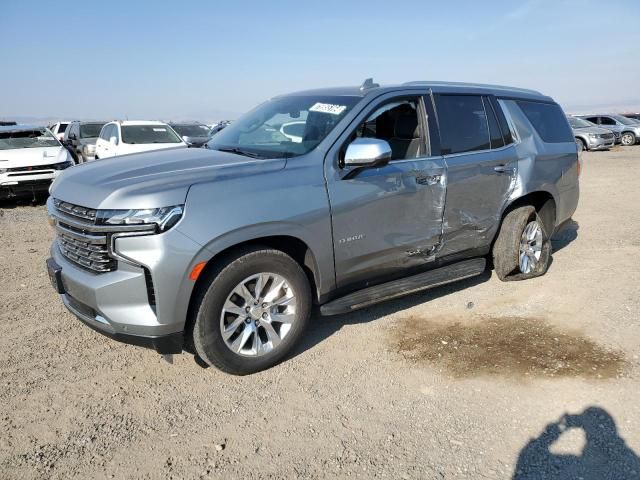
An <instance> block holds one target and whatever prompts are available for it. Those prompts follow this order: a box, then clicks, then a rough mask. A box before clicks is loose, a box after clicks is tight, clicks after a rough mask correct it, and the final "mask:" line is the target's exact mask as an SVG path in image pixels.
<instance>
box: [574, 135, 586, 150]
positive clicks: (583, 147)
mask: <svg viewBox="0 0 640 480" xmlns="http://www.w3.org/2000/svg"><path fill="white" fill-rule="evenodd" d="M576 145H577V147H578V152H584V151H585V150H587V144H586V143H585V141H584V140H582V139H581V138H576Z"/></svg>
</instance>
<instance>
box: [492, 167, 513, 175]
mask: <svg viewBox="0 0 640 480" xmlns="http://www.w3.org/2000/svg"><path fill="white" fill-rule="evenodd" d="M493 171H494V172H496V173H510V174H511V173H513V172H514V171H515V169H514V168H511V167H507V166H506V165H498V166H495V167H493Z"/></svg>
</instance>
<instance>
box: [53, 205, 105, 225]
mask: <svg viewBox="0 0 640 480" xmlns="http://www.w3.org/2000/svg"><path fill="white" fill-rule="evenodd" d="M53 205H54V206H55V207H56V208H57V209H58V210H60V211H61V212H62V213H64V214H66V215H69V216H71V217H74V218H76V219H81V220H85V221H87V222H90V223H95V220H96V212H97V211H96V210H95V209H93V208H86V207H81V206H79V205H73V204H72V203H68V202H63V201H61V200H58V199H55V200H54V201H53Z"/></svg>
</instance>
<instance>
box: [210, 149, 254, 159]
mask: <svg viewBox="0 0 640 480" xmlns="http://www.w3.org/2000/svg"><path fill="white" fill-rule="evenodd" d="M215 150H218V151H219V152H229V153H235V154H236V155H243V156H245V157H249V158H264V157H263V156H262V155H260V154H258V153H255V152H250V151H248V150H243V149H241V148H238V147H220V148H216V149H215Z"/></svg>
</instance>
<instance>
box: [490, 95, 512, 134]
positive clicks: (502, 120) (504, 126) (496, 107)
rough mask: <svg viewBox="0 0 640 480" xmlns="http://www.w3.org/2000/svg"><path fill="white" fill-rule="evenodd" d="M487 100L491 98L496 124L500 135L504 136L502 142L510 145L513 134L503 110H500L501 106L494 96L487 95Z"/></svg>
mask: <svg viewBox="0 0 640 480" xmlns="http://www.w3.org/2000/svg"><path fill="white" fill-rule="evenodd" d="M489 100H491V106H492V107H493V112H494V113H495V114H496V118H497V119H498V124H499V125H500V130H501V131H502V137H503V138H504V144H505V145H511V144H512V143H513V134H512V133H511V128H509V123H508V122H507V117H505V115H504V112H503V111H502V106H501V105H500V103H499V102H498V101H497V100H496V99H495V97H489Z"/></svg>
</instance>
